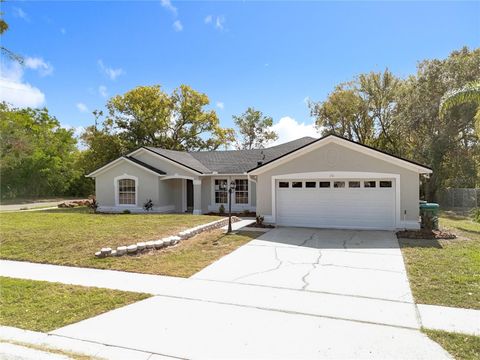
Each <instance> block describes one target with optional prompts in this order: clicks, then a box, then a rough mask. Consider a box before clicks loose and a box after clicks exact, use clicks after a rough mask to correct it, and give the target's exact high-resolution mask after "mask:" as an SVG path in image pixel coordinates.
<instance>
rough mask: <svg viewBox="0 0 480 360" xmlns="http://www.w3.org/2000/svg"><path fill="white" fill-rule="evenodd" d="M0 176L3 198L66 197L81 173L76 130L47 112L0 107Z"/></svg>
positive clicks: (6, 106)
mask: <svg viewBox="0 0 480 360" xmlns="http://www.w3.org/2000/svg"><path fill="white" fill-rule="evenodd" d="M0 144H1V151H0V157H1V163H0V177H1V179H2V181H1V194H2V197H3V198H13V197H19V196H34V197H36V196H44V195H63V194H65V193H67V192H68V190H69V188H70V185H71V183H72V181H74V179H76V178H78V177H80V176H81V175H82V174H81V170H79V169H76V168H75V167H74V166H73V163H74V160H75V156H76V155H77V153H78V150H77V148H76V146H75V145H76V140H75V138H74V137H73V131H72V130H67V129H64V128H62V127H61V126H60V123H59V121H58V120H57V119H56V118H55V117H53V116H51V115H50V114H49V113H48V111H47V110H46V109H30V108H27V109H15V108H10V107H9V106H8V105H7V104H5V103H2V104H0Z"/></svg>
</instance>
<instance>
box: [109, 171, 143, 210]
mask: <svg viewBox="0 0 480 360" xmlns="http://www.w3.org/2000/svg"><path fill="white" fill-rule="evenodd" d="M125 179H129V180H134V181H135V204H120V199H119V195H120V193H119V191H120V188H119V182H120V180H125ZM113 186H114V189H115V206H121V207H137V206H138V177H136V176H133V175H128V174H123V175H120V176H116V177H114V178H113Z"/></svg>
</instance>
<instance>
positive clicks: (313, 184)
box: [305, 181, 317, 188]
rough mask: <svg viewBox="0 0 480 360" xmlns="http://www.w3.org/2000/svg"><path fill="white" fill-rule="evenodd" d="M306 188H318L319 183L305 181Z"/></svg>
mask: <svg viewBox="0 0 480 360" xmlns="http://www.w3.org/2000/svg"><path fill="white" fill-rule="evenodd" d="M305 187H306V188H316V187H317V182H316V181H305Z"/></svg>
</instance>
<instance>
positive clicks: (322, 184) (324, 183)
mask: <svg viewBox="0 0 480 360" xmlns="http://www.w3.org/2000/svg"><path fill="white" fill-rule="evenodd" d="M319 185H320V186H319V187H321V188H329V187H330V181H320V183H319Z"/></svg>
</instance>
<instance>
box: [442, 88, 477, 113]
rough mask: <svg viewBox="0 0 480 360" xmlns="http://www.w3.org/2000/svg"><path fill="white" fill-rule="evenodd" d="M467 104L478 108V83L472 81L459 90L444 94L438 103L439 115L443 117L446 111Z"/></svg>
mask: <svg viewBox="0 0 480 360" xmlns="http://www.w3.org/2000/svg"><path fill="white" fill-rule="evenodd" d="M467 102H473V103H476V104H477V105H479V106H480V81H472V82H470V83H468V84H466V85H465V86H463V87H461V88H459V89H454V90H450V91H448V92H447V93H445V95H443V97H442V100H441V101H440V114H441V115H444V114H445V112H446V111H447V110H449V109H451V108H453V107H455V106H457V105H460V104H464V103H467Z"/></svg>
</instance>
